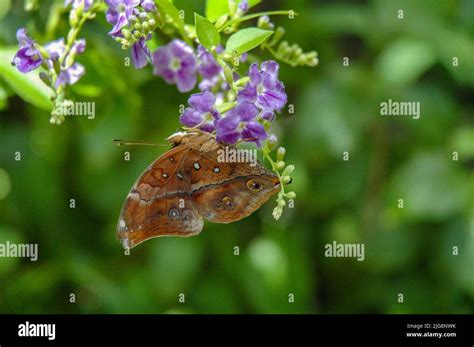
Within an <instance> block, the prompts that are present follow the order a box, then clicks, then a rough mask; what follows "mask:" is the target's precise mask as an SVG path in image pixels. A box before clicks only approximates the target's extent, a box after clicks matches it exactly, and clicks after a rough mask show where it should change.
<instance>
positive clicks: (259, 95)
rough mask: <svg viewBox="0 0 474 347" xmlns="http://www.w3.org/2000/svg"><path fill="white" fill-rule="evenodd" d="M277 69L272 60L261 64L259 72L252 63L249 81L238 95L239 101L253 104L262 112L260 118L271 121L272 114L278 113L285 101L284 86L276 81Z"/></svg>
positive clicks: (256, 66) (255, 64)
mask: <svg viewBox="0 0 474 347" xmlns="http://www.w3.org/2000/svg"><path fill="white" fill-rule="evenodd" d="M278 68H279V66H278V64H277V63H276V62H275V61H273V60H269V61H266V62H264V63H262V69H261V70H259V69H258V65H257V63H253V64H252V65H250V69H249V77H250V81H249V82H248V83H247V85H246V86H245V87H244V88H243V89H242V90H241V91H240V92H239V93H238V99H239V100H247V101H250V102H252V103H255V105H257V107H258V108H259V109H261V110H262V118H264V119H267V120H273V119H274V114H273V112H274V111H280V110H281V109H282V108H283V106H285V104H286V101H287V96H286V93H285V86H284V85H283V83H282V82H281V81H279V80H278ZM272 114H273V115H272Z"/></svg>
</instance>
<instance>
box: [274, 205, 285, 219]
mask: <svg viewBox="0 0 474 347" xmlns="http://www.w3.org/2000/svg"><path fill="white" fill-rule="evenodd" d="M282 214H283V207H281V206H277V207H275V208H274V209H273V213H272V215H273V218H274V219H275V220H279V219H280V217H281V215H282Z"/></svg>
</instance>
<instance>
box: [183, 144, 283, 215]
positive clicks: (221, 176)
mask: <svg viewBox="0 0 474 347" xmlns="http://www.w3.org/2000/svg"><path fill="white" fill-rule="evenodd" d="M209 141H214V140H213V139H210V140H209ZM229 148H230V150H235V149H236V148H235V147H228V149H229ZM222 151H225V148H224V146H222V145H217V146H202V148H200V149H199V148H197V147H193V149H192V150H190V151H189V153H188V154H187V160H186V161H185V162H184V163H183V166H184V171H185V172H187V173H188V175H189V177H190V184H191V194H192V197H193V200H194V202H195V205H196V207H197V209H198V211H199V213H200V215H201V216H203V217H204V218H206V219H207V220H209V221H211V222H214V223H231V222H235V221H238V220H240V219H242V218H245V217H247V216H249V215H250V214H252V213H253V212H255V211H256V210H257V209H259V208H260V206H262V205H263V204H264V203H265V202H266V201H267V200H268V199H269V198H270V197H271V196H272V195H274V194H275V193H277V192H278V191H279V189H280V188H279V183H280V181H279V179H278V177H277V176H276V175H275V174H273V173H272V172H270V171H269V170H268V169H266V168H265V167H264V166H262V165H261V164H260V163H258V162H257V161H255V162H225V161H223V160H222V156H221V154H222V153H223V152H222Z"/></svg>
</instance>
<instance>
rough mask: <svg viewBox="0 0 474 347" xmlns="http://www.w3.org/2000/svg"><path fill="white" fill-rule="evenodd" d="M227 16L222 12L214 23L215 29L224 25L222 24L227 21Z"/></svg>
mask: <svg viewBox="0 0 474 347" xmlns="http://www.w3.org/2000/svg"><path fill="white" fill-rule="evenodd" d="M227 18H229V15H228V14H224V15H222V16H220V17H219V18H218V19H217V21H216V24H214V26H215V27H216V29H217V30H219V29H221V28H222V27H223V26H224V24H225V23H226V22H227Z"/></svg>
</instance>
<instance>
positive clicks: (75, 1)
mask: <svg viewBox="0 0 474 347" xmlns="http://www.w3.org/2000/svg"><path fill="white" fill-rule="evenodd" d="M82 3H84V11H87V10H89V8H90V7H91V6H92V4H93V3H94V0H64V6H65V7H67V6H69V5H71V4H72V8H74V9H76V8H77V7H78V6H79V5H80V4H82Z"/></svg>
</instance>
